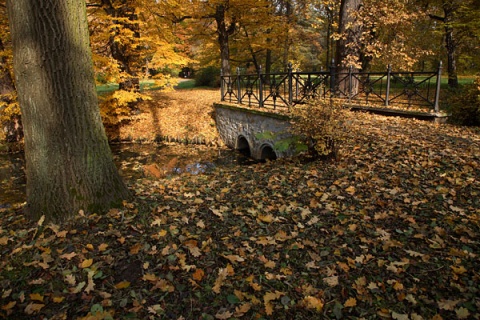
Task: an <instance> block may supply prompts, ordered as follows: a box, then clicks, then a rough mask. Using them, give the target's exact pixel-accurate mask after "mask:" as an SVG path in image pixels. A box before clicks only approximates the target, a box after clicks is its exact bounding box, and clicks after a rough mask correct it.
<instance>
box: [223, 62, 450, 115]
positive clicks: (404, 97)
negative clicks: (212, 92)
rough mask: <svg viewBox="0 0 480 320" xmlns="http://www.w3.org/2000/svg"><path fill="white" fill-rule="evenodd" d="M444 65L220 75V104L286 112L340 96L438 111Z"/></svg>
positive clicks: (352, 102)
mask: <svg viewBox="0 0 480 320" xmlns="http://www.w3.org/2000/svg"><path fill="white" fill-rule="evenodd" d="M441 73H442V63H441V62H440V64H439V67H438V69H437V70H436V71H431V72H393V71H392V70H391V67H390V66H389V67H388V68H387V70H386V71H385V72H358V71H355V70H354V69H353V68H351V67H350V68H349V69H348V72H336V68H335V67H334V64H333V63H332V66H331V67H330V70H329V71H318V72H316V71H314V72H300V71H293V70H292V66H291V65H289V67H288V71H287V72H283V73H281V72H279V73H262V70H261V69H260V71H259V72H258V73H256V74H241V72H240V69H239V68H237V73H236V74H235V75H230V76H224V75H222V76H221V100H222V101H226V102H231V103H238V104H244V105H248V106H258V107H261V108H273V109H277V108H283V109H287V110H288V109H289V108H290V107H291V106H294V105H296V104H299V103H304V102H305V101H306V100H308V99H310V98H316V97H322V98H330V97H334V98H339V99H343V100H345V102H346V103H347V102H348V104H349V105H365V106H375V107H387V108H388V107H390V108H400V109H407V110H412V111H424V112H439V111H440V110H439V97H440V80H441Z"/></svg>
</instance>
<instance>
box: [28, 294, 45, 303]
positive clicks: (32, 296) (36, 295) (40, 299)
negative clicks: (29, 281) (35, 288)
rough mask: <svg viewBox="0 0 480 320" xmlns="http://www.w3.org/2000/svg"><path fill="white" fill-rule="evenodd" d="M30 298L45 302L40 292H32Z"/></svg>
mask: <svg viewBox="0 0 480 320" xmlns="http://www.w3.org/2000/svg"><path fill="white" fill-rule="evenodd" d="M30 299H31V300H33V301H40V302H43V296H42V295H41V294H40V293H31V294H30Z"/></svg>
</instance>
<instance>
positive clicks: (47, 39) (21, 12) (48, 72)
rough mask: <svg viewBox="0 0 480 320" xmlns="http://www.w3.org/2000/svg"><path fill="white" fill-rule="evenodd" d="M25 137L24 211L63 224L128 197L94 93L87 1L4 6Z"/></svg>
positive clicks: (27, 0) (15, 0) (29, 0)
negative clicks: (25, 203) (25, 177)
mask: <svg viewBox="0 0 480 320" xmlns="http://www.w3.org/2000/svg"><path fill="white" fill-rule="evenodd" d="M7 9H8V15H9V21H10V29H11V34H12V39H13V49H14V71H15V80H16V84H17V91H18V99H19V103H20V108H21V110H22V116H23V124H24V130H25V159H26V176H27V207H26V210H27V211H28V212H29V213H30V214H31V217H32V218H33V219H38V218H39V217H40V216H41V215H46V217H47V219H49V220H53V221H61V220H65V219H67V218H68V217H69V216H72V215H74V214H76V213H77V212H78V211H79V210H80V209H83V210H88V211H91V212H99V211H103V210H105V209H107V208H109V207H111V206H112V205H115V204H120V203H121V201H122V200H124V199H126V198H127V197H128V190H127V188H126V187H125V185H124V183H123V181H122V179H121V177H120V176H119V174H118V171H117V168H116V167H115V164H114V163H113V157H112V154H111V151H110V148H109V145H108V142H107V137H106V134H105V130H104V128H103V125H102V121H101V118H100V112H99V109H98V105H97V96H96V91H95V83H94V73H93V64H92V57H91V51H90V45H89V35H88V29H87V16H86V6H85V0H42V1H39V0H8V1H7Z"/></svg>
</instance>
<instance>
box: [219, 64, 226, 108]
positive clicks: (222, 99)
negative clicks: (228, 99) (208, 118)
mask: <svg viewBox="0 0 480 320" xmlns="http://www.w3.org/2000/svg"><path fill="white" fill-rule="evenodd" d="M224 81H225V79H224V78H223V70H220V95H221V97H220V101H225V83H224Z"/></svg>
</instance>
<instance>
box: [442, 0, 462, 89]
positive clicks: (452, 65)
mask: <svg viewBox="0 0 480 320" xmlns="http://www.w3.org/2000/svg"><path fill="white" fill-rule="evenodd" d="M443 10H444V13H445V19H444V24H445V48H446V49H447V72H448V86H449V87H451V88H456V87H458V75H457V41H456V40H455V34H454V30H453V27H452V26H451V23H452V21H453V20H454V10H453V8H451V7H450V6H449V5H447V4H444V9H443Z"/></svg>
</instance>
